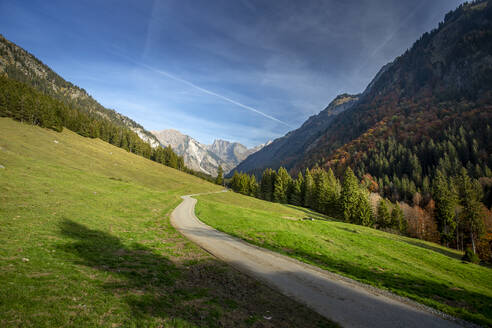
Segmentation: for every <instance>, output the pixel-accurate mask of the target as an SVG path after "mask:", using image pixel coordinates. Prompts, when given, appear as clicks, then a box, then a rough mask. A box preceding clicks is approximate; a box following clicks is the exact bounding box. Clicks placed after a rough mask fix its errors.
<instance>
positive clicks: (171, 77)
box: [144, 64, 292, 128]
mask: <svg viewBox="0 0 492 328" xmlns="http://www.w3.org/2000/svg"><path fill="white" fill-rule="evenodd" d="M144 65H145V64H144ZM145 67H146V68H148V69H151V70H153V71H154V72H156V73H159V74H162V75H164V76H167V77H168V78H170V79H173V80H175V81H178V82H181V83H184V84H186V85H188V86H190V87H192V88H194V89H197V90H199V91H201V92H203V93H206V94H209V95H212V96H215V97H217V98H220V99H222V100H225V101H227V102H230V103H231V104H234V105H236V106H239V107H241V108H244V109H247V110H249V111H252V112H254V113H256V114H259V115H261V116H263V117H266V118H268V119H270V120H273V121H275V122H278V123H281V124H283V125H285V126H287V127H289V128H292V127H291V126H290V125H289V124H287V123H285V122H283V121H281V120H279V119H278V118H275V117H273V116H270V115H268V114H265V113H263V112H262V111H259V110H258V109H256V108H253V107H251V106H248V105H244V104H241V103H240V102H237V101H235V100H233V99H231V98H228V97H225V96H223V95H219V94H218V93H215V92H213V91H210V90H207V89H205V88H202V87H200V86H198V85H196V84H194V83H192V82H190V81H186V80H183V79H182V78H179V77H177V76H174V75H172V74H170V73H168V72H165V71H161V70H158V69H154V68H152V67H150V66H148V65H145Z"/></svg>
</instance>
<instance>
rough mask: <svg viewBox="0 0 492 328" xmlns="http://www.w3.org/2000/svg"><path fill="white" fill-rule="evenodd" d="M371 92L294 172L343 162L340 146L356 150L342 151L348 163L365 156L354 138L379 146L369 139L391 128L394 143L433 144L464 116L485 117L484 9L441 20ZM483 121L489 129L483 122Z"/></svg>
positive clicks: (491, 34)
mask: <svg viewBox="0 0 492 328" xmlns="http://www.w3.org/2000/svg"><path fill="white" fill-rule="evenodd" d="M370 86H371V87H370V90H368V91H367V92H365V93H364V94H363V96H362V97H361V99H360V101H359V103H358V104H357V105H356V106H354V107H353V108H351V109H350V110H349V111H347V112H345V113H343V114H342V115H340V116H339V117H337V118H336V119H335V120H334V121H333V123H332V124H331V126H330V129H328V130H327V131H326V133H324V134H323V135H322V136H320V137H319V138H318V139H317V140H316V141H315V142H314V143H313V146H312V147H311V149H310V151H309V152H307V153H306V154H305V156H304V158H303V159H301V160H299V161H298V163H297V166H298V167H306V166H310V165H314V164H315V163H319V164H326V159H333V158H338V159H341V158H342V157H343V158H344V160H347V159H348V157H350V156H351V155H348V156H347V149H348V148H350V146H346V147H345V148H339V147H340V145H345V144H346V143H348V142H351V141H352V142H354V143H357V144H359V145H360V146H356V147H355V148H353V149H351V150H350V151H349V153H351V154H352V156H353V155H355V153H356V152H359V151H364V149H363V147H366V149H367V144H365V143H364V142H362V140H356V139H357V138H359V137H360V138H362V139H364V140H366V141H367V140H368V139H370V138H372V139H381V137H383V136H382V135H381V136H375V135H376V134H377V133H379V132H381V130H386V131H391V130H393V128H392V127H391V122H394V123H395V124H393V126H394V125H397V124H398V125H399V126H398V128H397V129H396V131H393V133H394V134H395V136H396V138H397V139H399V140H401V139H404V138H407V137H410V138H412V139H413V140H412V143H413V144H418V143H419V142H421V141H422V136H425V135H426V134H429V135H432V137H434V138H439V135H440V134H442V131H443V130H444V129H445V128H447V127H448V126H450V123H451V122H452V121H454V122H456V121H460V120H461V121H463V123H466V122H467V121H469V119H470V116H468V117H467V115H466V114H465V113H472V112H473V111H474V110H476V111H478V112H481V113H487V112H490V108H489V106H490V104H492V101H491V100H492V5H491V4H490V1H489V2H487V1H479V2H476V3H473V4H468V5H462V6H460V7H459V8H458V9H457V10H455V11H453V12H450V13H448V14H447V15H446V17H445V20H444V22H442V23H440V24H439V27H438V28H437V29H435V30H433V31H432V32H430V33H425V34H424V35H423V36H422V37H421V38H420V39H419V40H418V41H417V42H416V43H415V44H414V45H413V46H412V48H411V49H410V50H408V51H407V52H405V54H403V55H402V56H400V57H398V58H397V59H396V60H395V61H394V62H393V63H392V64H391V65H390V66H389V67H387V68H386V69H385V70H384V71H383V72H382V73H381V74H380V75H379V76H377V78H376V79H375V81H373V82H371V85H370ZM472 116H473V115H472ZM483 119H486V120H487V121H488V122H489V123H490V121H489V117H483ZM366 133H368V134H366ZM364 134H366V135H365V136H363V135H364ZM412 134H413V135H412ZM386 137H387V136H386ZM373 142H374V140H373ZM483 146H484V147H489V146H490V145H489V146H486V145H483ZM489 149H490V148H489ZM465 164H466V163H465Z"/></svg>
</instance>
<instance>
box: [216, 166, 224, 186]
mask: <svg viewBox="0 0 492 328" xmlns="http://www.w3.org/2000/svg"><path fill="white" fill-rule="evenodd" d="M215 183H216V184H218V185H219V186H221V185H222V184H223V183H224V170H223V169H222V166H221V165H219V168H218V169H217V178H215Z"/></svg>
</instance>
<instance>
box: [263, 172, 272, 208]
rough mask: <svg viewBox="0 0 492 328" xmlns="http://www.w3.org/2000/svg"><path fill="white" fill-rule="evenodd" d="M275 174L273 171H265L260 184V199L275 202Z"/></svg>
mask: <svg viewBox="0 0 492 328" xmlns="http://www.w3.org/2000/svg"><path fill="white" fill-rule="evenodd" d="M273 178H274V172H273V170H272V169H266V170H264V171H263V174H262V176H261V182H260V197H261V198H262V199H264V200H267V201H272V200H273V183H274V181H273V180H274V179H273Z"/></svg>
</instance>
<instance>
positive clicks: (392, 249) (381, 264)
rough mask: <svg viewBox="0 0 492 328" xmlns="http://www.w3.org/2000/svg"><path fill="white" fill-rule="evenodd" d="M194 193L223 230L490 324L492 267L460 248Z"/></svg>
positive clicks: (229, 196)
mask: <svg viewBox="0 0 492 328" xmlns="http://www.w3.org/2000/svg"><path fill="white" fill-rule="evenodd" d="M197 199H198V203H197V206H196V213H197V216H198V217H199V218H200V219H201V220H202V221H203V222H205V223H206V224H208V225H211V226H212V227H214V228H216V229H218V230H220V231H223V232H225V233H227V234H231V235H233V236H236V237H239V238H241V239H244V240H245V241H247V242H249V243H252V244H254V245H258V246H260V247H264V248H268V249H271V250H273V251H276V252H280V253H282V254H285V255H287V256H291V257H293V258H295V259H298V260H300V261H303V262H306V263H310V264H313V265H316V266H318V267H320V268H322V269H325V270H329V271H332V272H336V273H339V274H341V275H344V276H347V277H350V278H352V279H355V280H358V281H360V282H363V283H366V284H370V285H373V286H376V287H378V288H383V289H387V290H390V291H392V292H394V293H397V294H399V295H401V296H405V297H409V298H411V299H414V300H415V301H417V302H420V303H423V304H426V305H428V306H431V307H434V308H436V309H439V310H441V311H444V312H446V313H449V314H452V315H454V316H457V317H461V318H463V319H466V320H468V321H473V322H475V323H478V324H481V325H483V326H490V325H491V324H492V312H491V308H490V304H492V288H491V287H492V271H491V268H490V267H486V266H480V265H476V264H469V263H466V262H462V261H461V256H462V252H459V251H456V250H452V249H449V248H446V247H443V246H440V245H438V244H434V243H430V242H425V241H422V240H417V239H413V238H408V237H404V236H399V235H394V234H390V233H386V232H382V231H378V230H375V229H371V228H368V227H362V226H359V225H354V224H349V223H345V222H341V221H338V220H335V219H333V218H331V217H329V216H323V215H319V214H317V213H315V212H313V211H310V210H307V209H305V208H300V207H295V206H292V205H285V204H278V203H277V204H276V203H271V202H267V201H263V200H259V199H255V198H253V197H248V196H244V195H240V194H237V193H220V194H211V195H203V196H199V197H198V198H197ZM306 218H314V220H311V219H308V220H306Z"/></svg>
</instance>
